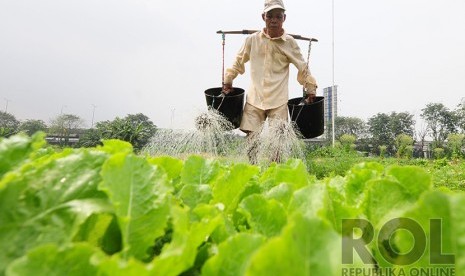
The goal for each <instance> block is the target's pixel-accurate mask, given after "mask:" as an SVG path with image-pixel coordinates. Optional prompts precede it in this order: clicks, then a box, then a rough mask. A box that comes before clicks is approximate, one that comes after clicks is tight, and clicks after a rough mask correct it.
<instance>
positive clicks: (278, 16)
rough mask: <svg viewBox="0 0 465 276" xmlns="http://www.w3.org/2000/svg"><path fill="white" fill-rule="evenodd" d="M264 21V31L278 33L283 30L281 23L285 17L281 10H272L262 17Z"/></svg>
mask: <svg viewBox="0 0 465 276" xmlns="http://www.w3.org/2000/svg"><path fill="white" fill-rule="evenodd" d="M262 17H263V20H265V25H266V29H268V30H270V31H280V30H281V29H282V28H283V22H284V21H285V20H286V15H285V14H284V11H283V10H281V9H274V10H271V11H268V12H267V13H266V14H263V15H262Z"/></svg>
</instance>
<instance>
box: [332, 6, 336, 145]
mask: <svg viewBox="0 0 465 276" xmlns="http://www.w3.org/2000/svg"><path fill="white" fill-rule="evenodd" d="M331 4H332V6H331V18H332V63H333V64H332V69H333V87H332V88H331V90H332V91H333V92H332V93H333V95H332V97H331V109H332V114H331V126H332V132H333V133H332V134H333V137H332V140H333V147H335V145H336V144H335V137H336V136H335V133H334V129H335V126H334V123H335V119H334V117H335V116H334V113H335V112H334V106H335V104H334V90H335V85H334V0H332V1H331Z"/></svg>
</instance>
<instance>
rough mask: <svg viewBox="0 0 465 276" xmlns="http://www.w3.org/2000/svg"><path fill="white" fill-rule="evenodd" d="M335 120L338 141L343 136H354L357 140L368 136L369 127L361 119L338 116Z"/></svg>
mask: <svg viewBox="0 0 465 276" xmlns="http://www.w3.org/2000/svg"><path fill="white" fill-rule="evenodd" d="M334 120H335V125H336V130H335V132H336V139H339V138H340V137H341V136H342V135H343V134H348V135H353V136H355V137H357V138H361V137H364V136H365V135H366V134H367V125H366V123H365V122H364V121H363V120H362V119H360V118H356V117H344V116H337V117H336V118H334Z"/></svg>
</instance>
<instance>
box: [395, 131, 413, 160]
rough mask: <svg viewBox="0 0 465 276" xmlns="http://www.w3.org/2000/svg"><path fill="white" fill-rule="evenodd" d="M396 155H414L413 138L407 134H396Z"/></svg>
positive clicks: (400, 156) (408, 156) (399, 156)
mask: <svg viewBox="0 0 465 276" xmlns="http://www.w3.org/2000/svg"><path fill="white" fill-rule="evenodd" d="M396 150H397V152H396V155H397V157H398V158H402V157H407V158H411V157H412V155H413V138H412V137H411V136H409V135H407V134H399V135H397V136H396Z"/></svg>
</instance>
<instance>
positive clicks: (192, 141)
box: [144, 108, 243, 158]
mask: <svg viewBox="0 0 465 276" xmlns="http://www.w3.org/2000/svg"><path fill="white" fill-rule="evenodd" d="M194 125H195V129H194V130H158V131H157V133H156V134H155V135H154V137H153V138H152V140H151V142H150V143H149V145H148V146H146V147H145V149H144V152H145V153H148V154H150V155H152V156H159V155H169V156H173V157H178V158H184V157H186V156H189V155H192V154H198V155H202V156H206V157H220V156H228V158H229V157H232V156H236V157H237V156H238V155H239V154H238V152H239V151H240V150H238V149H239V148H240V146H239V144H241V143H243V138H242V137H239V136H237V135H235V134H234V133H232V132H231V131H230V130H231V129H233V127H232V124H231V122H229V121H228V120H227V119H226V118H225V117H224V116H223V115H222V114H220V113H219V112H218V111H217V110H215V109H212V108H210V109H208V111H206V112H203V113H201V114H199V115H198V116H197V117H195V119H194Z"/></svg>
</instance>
